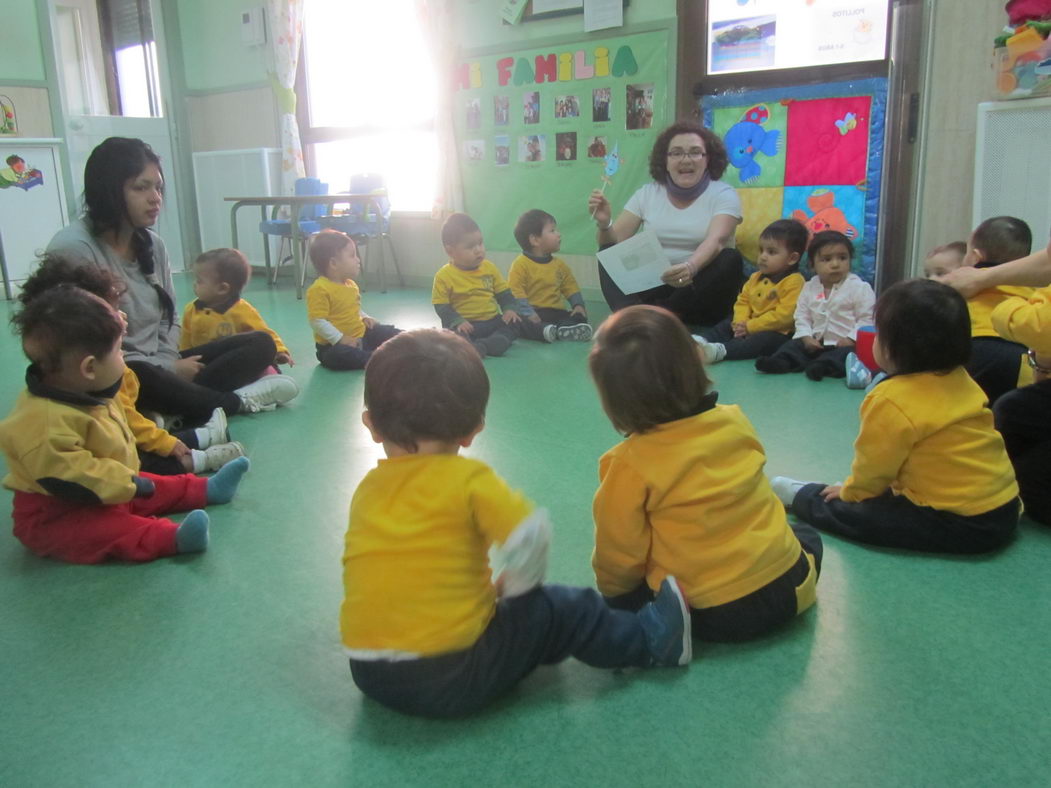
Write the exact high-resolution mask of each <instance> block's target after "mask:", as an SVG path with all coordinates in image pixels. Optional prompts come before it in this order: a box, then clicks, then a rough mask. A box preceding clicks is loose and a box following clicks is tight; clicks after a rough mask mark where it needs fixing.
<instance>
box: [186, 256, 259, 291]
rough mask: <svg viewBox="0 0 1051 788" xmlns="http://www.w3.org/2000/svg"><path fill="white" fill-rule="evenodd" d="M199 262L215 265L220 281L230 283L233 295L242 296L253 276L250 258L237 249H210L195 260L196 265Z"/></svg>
mask: <svg viewBox="0 0 1051 788" xmlns="http://www.w3.org/2000/svg"><path fill="white" fill-rule="evenodd" d="M198 264H200V265H211V266H214V267H215V273H216V274H217V275H218V277H219V281H220V282H222V283H223V284H227V285H230V295H231V296H240V295H241V291H242V290H244V287H245V285H246V284H248V280H249V279H250V278H251V276H252V266H251V265H249V263H248V258H247V257H245V256H244V254H242V253H241V252H240V251H239V250H237V249H229V248H226V247H223V248H221V249H209V250H208V251H207V252H202V253H201V254H200V255H198V257H197V259H196V260H194V265H198Z"/></svg>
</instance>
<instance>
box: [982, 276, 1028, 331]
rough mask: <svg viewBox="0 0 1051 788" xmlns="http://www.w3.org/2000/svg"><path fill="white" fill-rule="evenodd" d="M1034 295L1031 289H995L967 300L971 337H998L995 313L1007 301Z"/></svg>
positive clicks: (984, 291)
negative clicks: (994, 322) (994, 325)
mask: <svg viewBox="0 0 1051 788" xmlns="http://www.w3.org/2000/svg"><path fill="white" fill-rule="evenodd" d="M1032 293H1033V288H1031V287H994V288H991V289H989V290H983V291H982V292H980V293H978V295H976V296H974V297H973V298H969V299H967V311H968V312H969V313H970V315H971V336H972V337H995V336H997V332H996V329H995V328H994V327H993V321H992V314H993V311H994V310H995V309H996V308H997V307H998V306H999V305H1000V304H1002V303H1003V302H1004V301H1006V300H1007V299H1012V298H1026V299H1028V298H1029V296H1030V295H1032Z"/></svg>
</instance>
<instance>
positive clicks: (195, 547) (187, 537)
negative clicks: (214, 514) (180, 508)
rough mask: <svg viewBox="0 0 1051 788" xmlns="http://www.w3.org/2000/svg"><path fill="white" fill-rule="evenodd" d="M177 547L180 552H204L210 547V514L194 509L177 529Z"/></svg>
mask: <svg viewBox="0 0 1051 788" xmlns="http://www.w3.org/2000/svg"><path fill="white" fill-rule="evenodd" d="M175 549H176V550H178V551H179V552H180V553H202V552H204V551H205V550H206V549H208V514H207V513H206V512H205V511H204V510H203V509H194V510H193V511H192V512H190V513H189V514H188V515H186V518H185V519H184V520H183V521H182V522H181V523H180V524H179V527H178V528H177V529H176V531H175Z"/></svg>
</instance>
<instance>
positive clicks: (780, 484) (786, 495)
mask: <svg viewBox="0 0 1051 788" xmlns="http://www.w3.org/2000/svg"><path fill="white" fill-rule="evenodd" d="M808 484H814V482H801V481H799V480H798V479H790V478H788V477H787V476H775V477H774V478H773V479H771V480H770V486H771V487H773V488H774V495H776V496H777V500H779V501H780V502H781V503H783V504H784V505H785V508H786V509H787V508H789V507H791V506H792V501H794V500H795V499H796V494H797V493H798V492H799V491H800V490H801V489H802V488H803V487H805V486H806V485H808Z"/></svg>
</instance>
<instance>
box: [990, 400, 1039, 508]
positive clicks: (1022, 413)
mask: <svg viewBox="0 0 1051 788" xmlns="http://www.w3.org/2000/svg"><path fill="white" fill-rule="evenodd" d="M993 415H994V416H995V417H996V429H998V430H1000V434H1001V435H1003V436H1004V444H1006V446H1007V456H1008V457H1010V458H1011V464H1012V465H1014V469H1015V476H1017V477H1018V487H1019V489H1020V490H1021V494H1022V503H1023V504H1025V513H1026V515H1028V516H1029V518H1030V519H1032V520H1035V521H1036V522H1038V523H1043V524H1044V525H1051V380H1043V381H1040V382H1039V383H1034V384H1033V385H1032V386H1026V387H1025V388H1020V389H1015V390H1014V391H1009V392H1007V393H1006V394H1004V395H1003V396H1002V397H1000V399H998V400H997V401H996V405H995V406H994V407H993Z"/></svg>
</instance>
